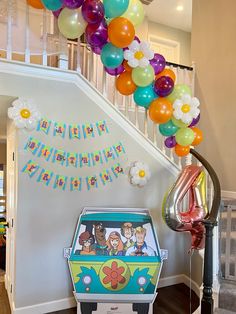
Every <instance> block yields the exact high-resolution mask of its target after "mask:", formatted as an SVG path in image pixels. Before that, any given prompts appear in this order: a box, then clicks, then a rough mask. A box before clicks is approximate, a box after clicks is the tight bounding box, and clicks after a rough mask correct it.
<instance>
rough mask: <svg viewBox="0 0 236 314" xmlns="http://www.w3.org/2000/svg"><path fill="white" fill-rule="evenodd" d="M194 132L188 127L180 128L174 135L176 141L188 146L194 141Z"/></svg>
mask: <svg viewBox="0 0 236 314" xmlns="http://www.w3.org/2000/svg"><path fill="white" fill-rule="evenodd" d="M194 137H195V133H194V132H193V130H192V129H190V128H181V129H179V130H178V131H177V133H176V135H175V139H176V142H177V143H178V144H179V145H181V146H189V145H191V144H192V142H193V141H194Z"/></svg>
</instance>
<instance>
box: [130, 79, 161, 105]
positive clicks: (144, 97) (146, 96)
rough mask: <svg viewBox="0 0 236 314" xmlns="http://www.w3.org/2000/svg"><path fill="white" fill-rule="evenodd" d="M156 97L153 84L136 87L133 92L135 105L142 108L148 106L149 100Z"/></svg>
mask: <svg viewBox="0 0 236 314" xmlns="http://www.w3.org/2000/svg"><path fill="white" fill-rule="evenodd" d="M156 98H158V96H157V94H156V93H155V92H154V89H153V85H148V86H146V87H138V88H137V89H136V91H135V92H134V101H135V103H136V105H138V106H141V107H144V108H148V107H149V106H150V104H151V102H152V101H153V100H154V99H156Z"/></svg>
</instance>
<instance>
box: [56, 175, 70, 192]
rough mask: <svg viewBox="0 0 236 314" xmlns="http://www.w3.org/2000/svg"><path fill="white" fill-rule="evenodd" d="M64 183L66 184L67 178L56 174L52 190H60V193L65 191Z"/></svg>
mask: <svg viewBox="0 0 236 314" xmlns="http://www.w3.org/2000/svg"><path fill="white" fill-rule="evenodd" d="M66 183H67V177H65V176H61V175H59V174H58V175H57V176H56V179H55V182H54V185H53V188H54V189H60V190H62V191H65V188H66Z"/></svg>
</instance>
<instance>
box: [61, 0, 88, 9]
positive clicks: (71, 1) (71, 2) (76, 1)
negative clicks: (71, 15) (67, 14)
mask: <svg viewBox="0 0 236 314" xmlns="http://www.w3.org/2000/svg"><path fill="white" fill-rule="evenodd" d="M83 2H84V0H63V4H64V5H65V6H66V7H67V8H69V9H72V10H73V9H78V8H79V7H81V5H82V4H83Z"/></svg>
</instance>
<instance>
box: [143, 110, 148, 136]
mask: <svg viewBox="0 0 236 314" xmlns="http://www.w3.org/2000/svg"><path fill="white" fill-rule="evenodd" d="M144 135H145V136H146V137H148V109H146V108H145V113H144Z"/></svg>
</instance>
